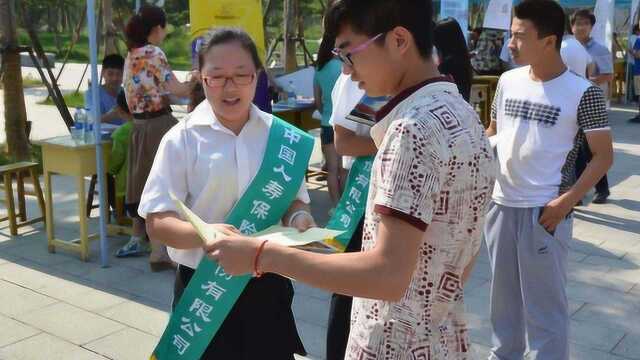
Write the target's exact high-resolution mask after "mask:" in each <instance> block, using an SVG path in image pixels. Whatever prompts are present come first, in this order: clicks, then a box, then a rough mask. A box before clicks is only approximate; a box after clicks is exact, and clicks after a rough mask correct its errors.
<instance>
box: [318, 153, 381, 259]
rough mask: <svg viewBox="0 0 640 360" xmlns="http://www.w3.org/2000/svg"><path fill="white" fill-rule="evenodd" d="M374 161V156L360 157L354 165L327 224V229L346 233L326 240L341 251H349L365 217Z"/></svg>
mask: <svg viewBox="0 0 640 360" xmlns="http://www.w3.org/2000/svg"><path fill="white" fill-rule="evenodd" d="M373 159H374V158H373V156H366V157H359V158H357V159H356V161H355V162H354V163H353V165H352V166H351V170H350V171H349V177H348V178H347V185H346V186H345V188H344V192H343V193H342V197H341V198H340V202H339V203H338V206H337V207H336V211H335V212H334V213H333V216H331V219H329V223H328V224H327V229H332V230H341V231H344V233H342V235H340V236H337V237H336V238H334V239H328V240H325V242H326V243H328V244H329V245H331V246H333V247H335V248H336V249H338V250H340V251H345V250H346V249H347V245H349V241H351V237H352V236H353V233H354V232H355V231H356V228H357V227H358V223H360V220H361V219H362V217H363V216H364V212H365V210H366V207H367V196H368V194H369V179H370V177H371V165H372V164H373Z"/></svg>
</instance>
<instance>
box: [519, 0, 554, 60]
mask: <svg viewBox="0 0 640 360" xmlns="http://www.w3.org/2000/svg"><path fill="white" fill-rule="evenodd" d="M514 15H515V17H517V18H518V19H520V20H529V21H531V22H532V23H533V26H535V27H536V30H537V31H538V38H543V37H547V36H551V35H555V37H556V48H557V49H558V50H560V45H561V44H562V37H563V36H564V28H565V15H564V10H562V7H561V6H560V5H559V4H558V3H557V2H556V1H554V0H524V1H523V2H521V3H520V4H518V5H516V7H515V8H514Z"/></svg>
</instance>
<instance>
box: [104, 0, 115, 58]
mask: <svg viewBox="0 0 640 360" xmlns="http://www.w3.org/2000/svg"><path fill="white" fill-rule="evenodd" d="M102 13H103V14H104V16H103V18H102V19H103V23H104V54H105V55H111V54H117V53H118V48H117V47H116V34H115V31H116V29H115V25H113V4H112V1H111V0H102Z"/></svg>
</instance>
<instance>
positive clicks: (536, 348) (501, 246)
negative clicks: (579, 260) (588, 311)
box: [484, 202, 573, 360]
mask: <svg viewBox="0 0 640 360" xmlns="http://www.w3.org/2000/svg"><path fill="white" fill-rule="evenodd" d="M541 211H542V208H512V207H507V206H502V205H498V204H496V203H494V202H491V204H490V205H489V211H488V213H487V216H486V220H485V227H484V236H485V240H486V241H487V248H488V250H489V258H490V261H491V270H492V277H491V325H492V326H493V344H494V347H493V349H492V350H491V355H490V356H489V359H491V360H497V359H499V360H521V359H523V357H524V353H525V349H526V348H527V346H526V345H527V342H528V345H529V349H530V353H529V358H530V359H539V360H567V359H569V344H568V333H569V310H568V301H567V295H566V283H567V256H568V253H569V241H570V240H571V238H572V227H573V218H572V217H571V216H569V217H568V218H567V219H565V220H563V221H562V222H561V223H560V224H559V225H558V227H557V228H556V231H555V232H554V234H553V235H551V234H549V233H548V232H547V230H546V229H545V228H544V227H542V225H540V224H539V223H538V218H539V217H540V212H541Z"/></svg>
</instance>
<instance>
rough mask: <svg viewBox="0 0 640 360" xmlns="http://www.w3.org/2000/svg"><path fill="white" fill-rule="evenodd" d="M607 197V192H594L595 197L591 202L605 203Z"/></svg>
mask: <svg viewBox="0 0 640 360" xmlns="http://www.w3.org/2000/svg"><path fill="white" fill-rule="evenodd" d="M608 197H609V194H596V197H595V198H594V199H593V201H591V202H592V203H594V204H606V203H607V198H608Z"/></svg>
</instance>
